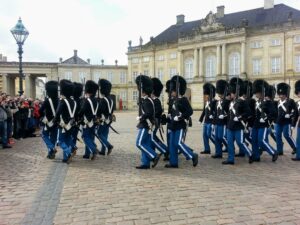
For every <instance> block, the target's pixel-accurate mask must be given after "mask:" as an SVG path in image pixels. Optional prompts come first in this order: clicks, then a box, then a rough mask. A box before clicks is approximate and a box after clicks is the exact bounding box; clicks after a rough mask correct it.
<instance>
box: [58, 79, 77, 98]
mask: <svg viewBox="0 0 300 225" xmlns="http://www.w3.org/2000/svg"><path fill="white" fill-rule="evenodd" d="M59 86H60V94H61V95H63V96H65V97H66V98H70V97H71V96H72V95H73V91H74V84H73V83H72V82H71V81H69V80H66V79H63V80H61V81H60V82H59Z"/></svg>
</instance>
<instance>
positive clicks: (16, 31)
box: [10, 18, 29, 96]
mask: <svg viewBox="0 0 300 225" xmlns="http://www.w3.org/2000/svg"><path fill="white" fill-rule="evenodd" d="M10 32H11V33H12V35H13V36H14V38H15V39H16V41H17V45H18V54H19V82H20V83H19V94H20V96H21V95H23V93H24V91H23V77H24V75H23V70H22V54H23V48H22V46H23V44H24V42H25V40H26V38H27V37H28V35H29V32H28V30H27V29H26V28H25V26H24V25H23V23H22V20H21V18H19V20H18V23H17V24H16V26H15V27H13V28H12V29H11V30H10Z"/></svg>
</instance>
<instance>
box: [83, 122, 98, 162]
mask: <svg viewBox="0 0 300 225" xmlns="http://www.w3.org/2000/svg"><path fill="white" fill-rule="evenodd" d="M94 132H95V127H94V126H92V127H86V128H83V130H82V139H83V141H84V144H85V155H86V156H89V155H90V153H92V154H96V153H97V145H96V143H95V133H94Z"/></svg>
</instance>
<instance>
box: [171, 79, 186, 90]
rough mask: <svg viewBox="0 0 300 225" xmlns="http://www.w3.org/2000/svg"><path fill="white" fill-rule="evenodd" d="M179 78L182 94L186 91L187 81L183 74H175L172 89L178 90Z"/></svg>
mask: <svg viewBox="0 0 300 225" xmlns="http://www.w3.org/2000/svg"><path fill="white" fill-rule="evenodd" d="M177 78H178V81H179V94H180V95H184V94H185V92H186V88H187V87H186V81H185V79H184V78H183V77H182V76H179V75H176V76H173V77H172V79H171V91H176V82H177Z"/></svg>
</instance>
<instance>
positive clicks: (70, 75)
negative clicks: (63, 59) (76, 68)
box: [65, 72, 72, 80]
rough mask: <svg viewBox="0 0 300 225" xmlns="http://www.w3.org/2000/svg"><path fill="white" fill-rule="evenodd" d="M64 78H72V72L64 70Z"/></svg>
mask: <svg viewBox="0 0 300 225" xmlns="http://www.w3.org/2000/svg"><path fill="white" fill-rule="evenodd" d="M65 79H67V80H72V72H65Z"/></svg>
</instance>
